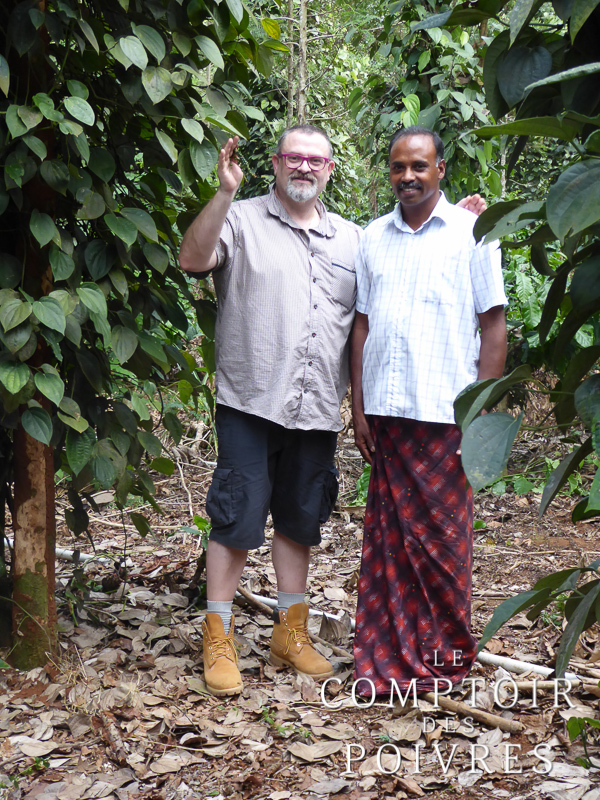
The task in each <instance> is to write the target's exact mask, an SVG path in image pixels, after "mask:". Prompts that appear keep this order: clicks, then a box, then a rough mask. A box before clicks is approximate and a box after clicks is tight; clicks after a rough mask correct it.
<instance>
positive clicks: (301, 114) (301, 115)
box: [297, 0, 308, 125]
mask: <svg viewBox="0 0 600 800" xmlns="http://www.w3.org/2000/svg"><path fill="white" fill-rule="evenodd" d="M307 3H308V0H300V27H299V29H298V112H297V116H298V124H299V125H303V124H304V123H305V122H306V88H307V83H308V80H307V74H308V71H307V66H306V48H307V43H306V39H307V35H306V28H307Z"/></svg>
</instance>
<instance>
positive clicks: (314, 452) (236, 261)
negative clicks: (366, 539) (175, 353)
mask: <svg viewBox="0 0 600 800" xmlns="http://www.w3.org/2000/svg"><path fill="white" fill-rule="evenodd" d="M237 143H238V140H237V137H236V138H234V139H230V140H229V141H228V142H227V144H226V145H225V147H224V148H223V149H222V150H221V152H220V154H219V162H218V166H217V175H218V178H219V188H218V190H217V193H216V194H215V196H214V197H213V198H212V200H211V201H210V203H209V204H208V205H207V206H206V207H205V208H204V210H203V211H202V212H201V213H200V215H199V216H198V217H197V218H196V219H195V221H194V222H193V223H192V225H191V226H190V228H189V230H188V231H187V232H186V234H185V236H184V239H183V242H182V245H181V251H180V264H181V266H182V268H183V269H184V270H186V271H187V272H188V273H193V274H197V275H200V276H205V275H206V274H207V273H208V272H210V271H214V273H213V277H214V284H215V289H216V293H217V301H218V313H217V326H216V362H217V372H216V391H217V397H216V400H217V409H216V427H217V438H218V445H219V450H218V461H217V467H216V469H215V471H214V475H213V481H212V485H211V487H210V490H209V493H208V497H207V502H206V508H207V512H208V514H209V516H210V518H211V521H212V530H211V534H210V540H209V543H208V551H207V598H208V606H207V614H206V618H205V621H204V623H203V649H204V668H205V673H204V676H205V681H206V685H207V688H208V690H209V692H211V693H212V694H214V695H218V696H222V695H232V694H237V693H239V692H240V691H242V678H241V675H240V672H239V670H238V667H237V655H236V649H235V645H234V639H233V618H232V611H231V610H232V601H233V597H234V594H235V591H236V589H237V587H238V584H239V581H240V577H241V575H242V571H243V569H244V566H245V564H246V559H247V555H248V551H249V550H251V549H254V548H257V547H260V546H261V545H262V544H263V541H264V528H265V522H266V520H267V515H268V513H269V511H270V512H271V515H272V518H273V526H274V535H273V544H272V559H273V566H274V568H275V574H276V578H277V589H278V591H277V610H276V612H275V615H274V616H275V624H274V628H273V636H272V639H271V646H270V660H271V663H272V664H274V665H276V666H287V667H291V668H293V669H295V670H296V671H298V672H301V673H304V674H307V675H311V676H312V677H313V678H315V679H322V678H327V677H329V676H330V675H331V674H332V673H333V670H332V667H331V664H330V663H329V661H327V659H325V658H324V657H323V656H322V655H321V654H320V653H318V652H317V651H316V650H315V648H314V647H313V645H312V642H311V641H310V639H309V637H308V633H307V629H306V622H307V618H308V606H307V605H306V603H305V590H306V581H307V576H308V568H309V560H310V548H311V547H313V546H314V545H317V544H318V543H319V542H320V531H319V526H320V524H322V523H323V522H325V521H326V520H327V518H328V517H329V514H330V513H331V510H332V508H333V504H334V503H335V499H336V496H337V473H336V470H335V467H334V462H333V458H334V452H335V447H336V439H337V431H339V430H341V428H342V427H343V426H342V421H341V417H340V403H341V401H342V399H343V396H344V394H345V392H346V387H347V383H348V377H349V358H348V338H349V334H350V330H351V327H352V321H353V318H354V303H355V298H356V276H355V271H354V253H355V251H356V248H357V245H358V241H359V235H360V228H359V227H358V226H357V225H354V224H353V223H351V222H348V221H346V220H344V219H342V218H341V217H339V216H338V215H337V214H332V213H329V212H327V211H326V209H325V207H324V206H323V204H322V203H321V201H320V199H319V195H320V194H321V192H322V191H323V190H324V189H325V186H326V185H327V182H328V180H329V178H330V176H331V173H332V170H333V166H334V162H333V153H332V147H331V142H330V141H329V138H328V136H327V135H326V133H325V132H324V131H323V130H321V129H320V128H317V127H315V126H313V125H298V126H295V127H293V128H289V129H288V130H286V131H285V132H284V133H283V135H282V136H281V138H280V139H279V142H278V145H277V151H276V153H275V155H273V157H272V162H273V170H274V173H275V182H274V185H273V187H272V188H271V191H270V193H269V194H268V195H264V196H262V197H256V198H252V199H250V200H241V201H237V202H233V199H234V196H235V194H236V191H237V189H238V187H239V185H240V182H241V180H242V171H241V169H240V167H239V165H238V164H237V162H236V160H235V150H236V147H237Z"/></svg>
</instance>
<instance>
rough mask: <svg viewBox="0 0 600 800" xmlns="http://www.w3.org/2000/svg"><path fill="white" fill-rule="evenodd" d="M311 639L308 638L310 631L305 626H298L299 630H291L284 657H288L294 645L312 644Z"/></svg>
mask: <svg viewBox="0 0 600 800" xmlns="http://www.w3.org/2000/svg"><path fill="white" fill-rule="evenodd" d="M310 643H311V641H310V638H309V636H308V630H307V629H306V626H305V625H302V626H298V627H297V628H290V629H289V631H288V635H287V639H286V643H285V645H286V646H285V650H284V651H283V653H284V655H287V654H288V653H289V651H290V647H291V646H292V645H293V644H308V645H309V644H310Z"/></svg>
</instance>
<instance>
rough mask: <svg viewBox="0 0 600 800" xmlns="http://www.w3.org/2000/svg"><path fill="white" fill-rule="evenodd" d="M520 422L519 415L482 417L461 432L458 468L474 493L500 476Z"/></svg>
mask: <svg viewBox="0 0 600 800" xmlns="http://www.w3.org/2000/svg"><path fill="white" fill-rule="evenodd" d="M522 420H523V413H522V412H521V414H519V416H518V417H517V418H515V417H511V415H510V414H505V413H499V412H498V413H493V414H485V415H483V416H481V417H477V418H476V419H474V420H473V422H472V423H471V424H470V425H469V427H468V428H467V429H466V431H465V432H464V433H463V437H462V444H461V457H462V465H463V469H464V471H465V473H466V476H467V479H468V481H469V483H470V484H471V486H472V487H473V491H474V492H478V491H479V490H480V489H482V488H483V487H484V486H487V485H489V484H490V483H493V482H494V481H495V480H497V479H498V478H499V477H500V476H501V475H502V473H503V472H504V470H505V469H506V464H507V462H508V456H509V454H510V450H511V447H512V444H513V442H514V440H515V437H516V435H517V433H518V432H519V428H520V427H521V422H522Z"/></svg>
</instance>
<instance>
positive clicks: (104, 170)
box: [88, 147, 115, 182]
mask: <svg viewBox="0 0 600 800" xmlns="http://www.w3.org/2000/svg"><path fill="white" fill-rule="evenodd" d="M88 166H89V168H90V169H91V170H92V172H93V173H95V174H96V175H97V176H98V177H99V178H100V179H101V180H103V181H105V182H108V181H109V180H110V179H111V178H112V176H113V175H114V174H115V160H114V158H113V157H112V156H111V154H110V153H109V152H108V150H105V149H104V148H103V147H94V148H92V150H91V151H90V159H89V164H88Z"/></svg>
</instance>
